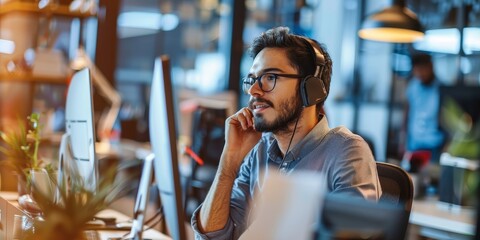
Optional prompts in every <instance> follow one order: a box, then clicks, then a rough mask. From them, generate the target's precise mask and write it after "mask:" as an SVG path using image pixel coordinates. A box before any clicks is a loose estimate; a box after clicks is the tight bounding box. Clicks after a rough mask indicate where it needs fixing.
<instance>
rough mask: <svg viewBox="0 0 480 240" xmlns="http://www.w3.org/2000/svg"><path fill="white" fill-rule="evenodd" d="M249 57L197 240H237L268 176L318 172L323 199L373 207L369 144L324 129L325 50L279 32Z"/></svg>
mask: <svg viewBox="0 0 480 240" xmlns="http://www.w3.org/2000/svg"><path fill="white" fill-rule="evenodd" d="M249 51H250V54H251V56H252V58H253V59H254V60H253V65H252V66H251V68H250V72H249V74H248V76H247V77H246V78H244V79H243V89H244V91H245V92H246V93H248V94H249V95H250V101H249V104H248V107H245V108H242V109H240V110H239V111H238V112H237V113H235V114H234V115H233V116H230V117H229V118H228V119H227V121H226V129H225V133H226V137H225V146H224V149H223V152H222V156H221V158H220V164H219V166H218V171H217V174H216V176H215V180H214V182H213V184H212V187H211V188H210V191H209V193H208V195H207V197H206V199H205V201H204V203H203V204H202V205H201V206H200V207H199V208H198V209H197V210H196V211H195V213H194V214H193V216H192V227H193V229H194V231H195V234H196V238H197V239H237V238H239V237H240V235H241V234H242V233H243V232H244V231H245V230H246V229H247V227H248V221H247V219H248V217H249V216H248V215H249V214H250V212H249V204H250V203H251V202H252V200H253V198H254V195H255V194H258V192H259V191H261V186H263V183H264V182H265V178H267V177H268V172H269V171H280V172H282V173H284V174H290V173H292V172H294V171H299V170H310V171H318V172H322V173H324V174H325V176H326V181H327V183H326V185H327V190H328V191H329V192H335V193H344V194H351V195H352V196H361V197H364V198H366V199H372V200H378V199H379V198H380V195H381V189H380V183H379V180H378V175H377V170H376V164H375V160H374V158H373V156H372V153H371V151H370V149H369V147H368V145H367V143H366V142H365V141H364V140H363V139H362V138H361V137H360V136H358V135H354V134H352V133H351V132H350V131H349V130H348V129H346V128H344V127H337V128H333V129H330V128H329V127H328V122H327V118H326V116H325V115H324V114H323V110H322V109H323V104H324V101H325V99H326V97H327V95H328V91H329V87H330V77H331V72H332V61H331V59H330V57H329V55H328V53H327V52H326V50H325V49H324V47H322V46H321V45H320V44H318V43H317V42H316V41H314V40H313V39H309V38H306V37H302V36H298V35H293V34H290V33H289V29H288V28H285V27H278V28H274V29H270V30H268V31H266V32H264V33H262V34H261V35H260V36H259V37H257V38H256V39H255V40H254V41H253V44H252V46H251V47H250V49H249ZM292 207H298V206H292Z"/></svg>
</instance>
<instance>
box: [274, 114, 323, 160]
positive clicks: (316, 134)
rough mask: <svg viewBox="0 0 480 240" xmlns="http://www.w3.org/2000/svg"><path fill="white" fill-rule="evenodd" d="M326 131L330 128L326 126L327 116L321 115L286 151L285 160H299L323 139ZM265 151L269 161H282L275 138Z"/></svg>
mask: <svg viewBox="0 0 480 240" xmlns="http://www.w3.org/2000/svg"><path fill="white" fill-rule="evenodd" d="M328 131H330V128H329V127H328V120H327V117H326V116H325V115H323V117H322V118H321V119H320V121H319V122H318V123H317V125H315V127H314V128H313V129H312V130H311V131H310V132H309V133H308V134H307V135H306V136H305V137H304V138H303V139H302V140H300V142H298V143H297V145H295V147H294V148H292V149H291V150H289V151H288V152H287V155H286V156H285V162H291V161H294V160H299V159H301V158H302V157H303V156H305V155H306V154H308V153H310V152H311V151H312V149H314V148H315V147H316V146H317V145H318V143H319V142H321V141H322V140H323V138H324V137H325V135H327V133H328ZM272 138H273V134H272ZM267 151H268V156H269V160H270V161H274V162H278V163H281V162H282V154H281V151H280V148H279V147H278V142H277V140H276V139H275V138H273V141H272V144H271V145H270V147H269V148H268V150H267Z"/></svg>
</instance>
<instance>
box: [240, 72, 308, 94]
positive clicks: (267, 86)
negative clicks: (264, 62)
mask: <svg viewBox="0 0 480 240" xmlns="http://www.w3.org/2000/svg"><path fill="white" fill-rule="evenodd" d="M278 77H285V78H303V76H300V75H295V74H279V73H264V74H262V75H260V76H258V77H252V76H248V77H245V78H243V92H244V93H247V94H248V90H249V89H250V88H251V87H252V86H253V84H255V82H257V81H258V85H259V86H260V89H262V91H263V92H271V91H272V90H273V89H274V88H275V84H277V79H278Z"/></svg>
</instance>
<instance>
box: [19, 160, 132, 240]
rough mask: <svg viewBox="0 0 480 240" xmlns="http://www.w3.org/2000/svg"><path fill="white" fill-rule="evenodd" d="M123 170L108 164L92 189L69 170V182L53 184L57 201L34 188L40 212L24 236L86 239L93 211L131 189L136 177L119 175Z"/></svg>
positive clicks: (51, 238) (96, 211)
mask: <svg viewBox="0 0 480 240" xmlns="http://www.w3.org/2000/svg"><path fill="white" fill-rule="evenodd" d="M117 160H118V159H117ZM117 162H118V161H117ZM122 169H124V167H122V166H118V165H116V164H113V165H109V166H108V167H107V169H106V170H104V171H102V174H101V176H100V179H99V181H98V185H97V188H96V190H95V192H92V191H90V190H88V189H89V188H88V187H86V186H85V184H84V180H83V178H82V177H81V175H80V174H79V173H78V172H70V173H69V178H70V180H71V181H69V182H68V183H61V184H60V185H59V184H57V183H55V188H56V191H57V192H58V193H59V195H60V200H59V201H56V200H52V198H50V197H49V196H47V195H45V194H44V193H43V192H42V191H34V193H33V196H34V198H35V199H36V202H37V204H38V207H39V209H40V210H41V212H42V214H41V217H37V218H35V219H34V220H33V224H32V228H31V229H30V231H28V230H27V231H25V232H24V233H23V236H22V237H23V239H35V240H37V239H49V240H63V239H71V240H83V239H86V237H85V231H86V230H87V229H88V227H89V222H90V221H91V220H93V219H94V218H95V216H96V214H98V213H99V212H100V211H102V210H104V209H106V208H107V207H108V206H109V205H110V204H111V203H112V202H113V201H115V200H117V199H118V198H120V197H122V196H124V195H125V194H126V193H127V192H128V191H130V190H132V189H131V188H132V185H131V184H130V182H131V181H132V180H133V178H134V177H136V176H135V175H122V176H120V173H121V172H122ZM67 184H68V186H66V185H67ZM33 188H36V186H34V187H33Z"/></svg>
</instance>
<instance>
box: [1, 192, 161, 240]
mask: <svg viewBox="0 0 480 240" xmlns="http://www.w3.org/2000/svg"><path fill="white" fill-rule="evenodd" d="M17 198H18V195H17V193H14V192H0V224H1V225H0V240H4V239H5V240H10V239H13V221H14V220H13V219H14V216H15V215H24V213H23V212H22V210H21V209H20V208H19V206H18V203H17V201H16V200H17ZM98 216H100V217H115V218H116V219H117V222H122V221H127V220H129V217H128V216H126V215H124V214H122V213H119V212H117V211H115V210H111V209H106V210H103V211H101V212H99V213H98ZM98 233H99V235H100V239H105V240H107V239H108V238H112V237H122V236H124V235H125V234H126V233H128V231H124V230H121V231H120V230H101V231H98ZM143 237H144V238H148V239H155V240H171V238H170V237H168V236H166V235H164V234H162V233H160V232H159V231H156V230H154V229H149V230H146V231H144V232H143Z"/></svg>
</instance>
